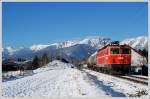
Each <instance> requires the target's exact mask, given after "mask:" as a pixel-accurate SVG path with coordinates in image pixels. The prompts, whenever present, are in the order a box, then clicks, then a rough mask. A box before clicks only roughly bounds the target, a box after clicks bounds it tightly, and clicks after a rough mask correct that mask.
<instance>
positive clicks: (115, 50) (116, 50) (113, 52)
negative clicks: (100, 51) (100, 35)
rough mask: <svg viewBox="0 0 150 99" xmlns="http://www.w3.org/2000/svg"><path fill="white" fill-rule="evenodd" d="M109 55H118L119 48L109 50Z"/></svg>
mask: <svg viewBox="0 0 150 99" xmlns="http://www.w3.org/2000/svg"><path fill="white" fill-rule="evenodd" d="M110 53H111V54H119V48H111V50H110Z"/></svg>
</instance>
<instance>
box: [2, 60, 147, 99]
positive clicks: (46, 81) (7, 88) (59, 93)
mask: <svg viewBox="0 0 150 99" xmlns="http://www.w3.org/2000/svg"><path fill="white" fill-rule="evenodd" d="M71 67H73V65H72V64H67V63H62V62H59V61H53V62H51V63H49V64H48V65H47V66H45V67H42V68H39V69H36V70H34V71H33V74H32V75H28V76H26V77H23V78H19V79H15V80H11V81H5V82H2V96H6V97H18V96H23V97H29V96H32V97H101V96H104V97H136V96H137V94H140V93H142V92H144V93H147V92H148V86H147V85H142V84H138V83H134V82H132V81H128V80H124V79H121V78H117V77H113V76H110V75H106V74H102V73H98V72H95V71H92V70H88V69H82V70H78V69H76V68H71ZM139 96H141V97H148V95H146V94H145V95H143V94H142V95H139Z"/></svg>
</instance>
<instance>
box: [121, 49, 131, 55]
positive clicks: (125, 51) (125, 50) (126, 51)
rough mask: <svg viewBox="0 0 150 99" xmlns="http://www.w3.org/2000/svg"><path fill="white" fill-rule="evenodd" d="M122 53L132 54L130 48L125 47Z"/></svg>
mask: <svg viewBox="0 0 150 99" xmlns="http://www.w3.org/2000/svg"><path fill="white" fill-rule="evenodd" d="M122 54H130V51H129V48H123V49H122Z"/></svg>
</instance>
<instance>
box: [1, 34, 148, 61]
mask: <svg viewBox="0 0 150 99" xmlns="http://www.w3.org/2000/svg"><path fill="white" fill-rule="evenodd" d="M106 39H107V40H108V39H109V38H104V37H97V36H96V37H86V38H84V39H78V40H70V41H69V40H68V41H65V42H61V43H54V44H49V45H42V44H40V45H33V46H31V47H29V48H19V49H13V48H12V47H7V48H4V49H3V54H2V55H3V59H7V58H10V57H11V58H14V59H17V58H33V57H34V56H35V55H38V56H41V55H43V53H47V54H48V55H49V56H51V57H52V58H56V57H57V56H58V54H61V57H62V58H65V59H67V60H68V61H72V60H82V59H85V58H87V57H88V56H90V55H91V54H92V53H94V52H95V51H96V49H98V48H100V47H102V46H103V44H104V40H106ZM120 44H128V45H130V46H132V47H133V48H146V49H148V38H147V37H145V36H140V37H136V38H129V39H125V40H123V41H121V42H120Z"/></svg>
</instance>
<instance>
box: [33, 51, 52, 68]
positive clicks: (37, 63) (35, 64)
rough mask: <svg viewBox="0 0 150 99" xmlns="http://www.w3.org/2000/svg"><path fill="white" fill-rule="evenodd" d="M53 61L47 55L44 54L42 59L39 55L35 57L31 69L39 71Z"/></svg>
mask: <svg viewBox="0 0 150 99" xmlns="http://www.w3.org/2000/svg"><path fill="white" fill-rule="evenodd" d="M51 61H52V59H51V58H50V57H48V55H47V54H46V53H44V54H43V55H42V56H41V57H38V56H37V55H35V56H34V58H33V60H32V63H31V67H30V68H31V69H37V68H39V67H42V66H44V65H46V64H48V63H49V62H51Z"/></svg>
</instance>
